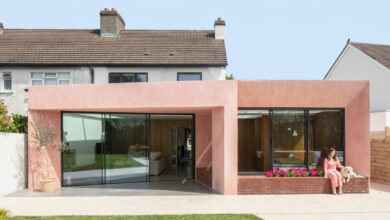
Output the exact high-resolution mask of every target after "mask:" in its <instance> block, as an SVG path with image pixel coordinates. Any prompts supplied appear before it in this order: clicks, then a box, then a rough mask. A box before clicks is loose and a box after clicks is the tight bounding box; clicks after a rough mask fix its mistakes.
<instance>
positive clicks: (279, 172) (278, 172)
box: [266, 167, 324, 177]
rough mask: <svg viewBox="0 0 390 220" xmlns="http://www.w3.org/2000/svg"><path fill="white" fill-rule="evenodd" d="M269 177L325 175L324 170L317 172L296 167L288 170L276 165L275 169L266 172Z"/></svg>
mask: <svg viewBox="0 0 390 220" xmlns="http://www.w3.org/2000/svg"><path fill="white" fill-rule="evenodd" d="M266 176H267V177H310V176H312V177H314V176H324V173H323V172H322V171H320V172H317V171H315V170H308V169H306V168H304V169H296V168H290V169H288V170H287V171H286V170H283V169H279V168H278V167H275V169H274V170H271V171H268V172H267V173H266Z"/></svg>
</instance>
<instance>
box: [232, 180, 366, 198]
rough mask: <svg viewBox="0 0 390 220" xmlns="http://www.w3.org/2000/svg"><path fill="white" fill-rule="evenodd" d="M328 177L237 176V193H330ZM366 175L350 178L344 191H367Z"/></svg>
mask: <svg viewBox="0 0 390 220" xmlns="http://www.w3.org/2000/svg"><path fill="white" fill-rule="evenodd" d="M331 191H332V190H331V183H330V179H325V178H323V177H265V176H239V177H238V189H237V193H238V194H318V193H331ZM369 191H370V188H369V180H368V178H367V177H363V176H362V177H355V178H352V179H351V180H350V181H349V182H348V183H346V184H345V185H344V187H343V192H344V193H369Z"/></svg>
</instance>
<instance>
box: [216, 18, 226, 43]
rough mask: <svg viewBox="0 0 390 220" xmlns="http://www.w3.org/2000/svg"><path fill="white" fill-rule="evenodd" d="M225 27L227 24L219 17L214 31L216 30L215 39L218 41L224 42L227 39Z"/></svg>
mask: <svg viewBox="0 0 390 220" xmlns="http://www.w3.org/2000/svg"><path fill="white" fill-rule="evenodd" d="M225 26H226V23H225V21H224V20H222V18H221V17H218V19H217V20H215V22H214V29H215V39H216V40H224V39H225Z"/></svg>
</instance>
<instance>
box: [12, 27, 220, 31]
mask: <svg viewBox="0 0 390 220" xmlns="http://www.w3.org/2000/svg"><path fill="white" fill-rule="evenodd" d="M4 30H27V31H29V30H31V31H38V30H39V31H97V30H100V29H98V28H95V29H86V28H80V29H76V28H73V29H61V28H4ZM122 31H214V30H213V29H209V30H205V29H203V30H197V29H192V30H189V29H124V30H122Z"/></svg>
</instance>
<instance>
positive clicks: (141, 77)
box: [135, 73, 147, 82]
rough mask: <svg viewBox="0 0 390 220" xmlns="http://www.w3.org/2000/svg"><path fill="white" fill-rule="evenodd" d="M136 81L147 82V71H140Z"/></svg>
mask: <svg viewBox="0 0 390 220" xmlns="http://www.w3.org/2000/svg"><path fill="white" fill-rule="evenodd" d="M135 81H136V82H147V74H146V73H138V74H137V75H136V80H135Z"/></svg>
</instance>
